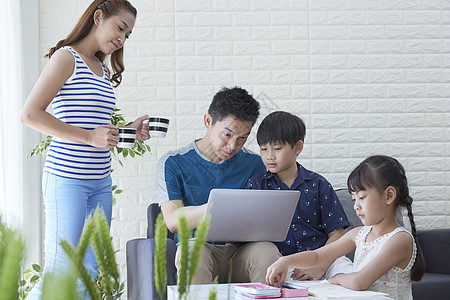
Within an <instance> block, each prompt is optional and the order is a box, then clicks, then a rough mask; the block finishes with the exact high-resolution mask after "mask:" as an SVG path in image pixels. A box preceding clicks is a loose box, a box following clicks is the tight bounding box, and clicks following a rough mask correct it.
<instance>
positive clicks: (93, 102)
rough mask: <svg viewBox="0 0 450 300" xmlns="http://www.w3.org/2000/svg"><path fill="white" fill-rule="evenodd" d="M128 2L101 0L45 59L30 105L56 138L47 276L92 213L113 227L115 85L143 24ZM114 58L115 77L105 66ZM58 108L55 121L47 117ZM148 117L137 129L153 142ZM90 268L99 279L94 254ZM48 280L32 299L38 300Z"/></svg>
mask: <svg viewBox="0 0 450 300" xmlns="http://www.w3.org/2000/svg"><path fill="white" fill-rule="evenodd" d="M136 15H137V11H136V9H135V8H134V7H133V6H132V5H131V4H130V3H129V2H128V1H126V0H95V1H93V2H92V4H91V5H90V6H89V7H88V8H87V10H86V11H85V12H84V14H83V15H82V16H81V18H80V20H79V21H78V23H77V25H76V26H75V28H74V29H73V30H72V32H71V33H70V34H69V35H68V36H67V38H66V39H64V40H61V41H59V42H58V43H57V44H56V46H55V47H53V48H51V49H50V52H49V53H48V54H47V55H46V56H48V57H49V58H50V60H49V62H48V64H47V66H46V67H45V69H44V71H43V72H42V74H41V76H40V77H39V79H38V81H37V83H36V85H35V86H34V88H33V90H32V91H31V93H30V95H29V96H28V99H27V101H26V103H25V105H24V107H23V112H22V118H21V121H22V123H23V124H25V125H27V126H29V127H31V128H33V129H35V130H38V131H40V132H42V133H44V134H48V135H51V136H53V139H52V142H51V144H50V146H49V150H48V154H47V159H46V162H45V166H44V174H43V179H42V189H43V194H44V202H45V214H46V231H45V269H44V273H47V272H50V271H53V272H63V271H67V270H68V267H69V261H68V259H67V258H66V256H65V254H64V251H63V250H62V248H61V247H60V246H59V242H60V240H61V239H65V240H68V241H69V242H71V243H72V245H74V246H76V245H77V244H78V240H79V238H80V236H81V232H82V231H83V226H84V223H85V220H86V219H87V217H88V216H89V214H90V212H91V210H93V209H95V208H96V207H97V206H100V207H101V208H102V209H103V211H104V213H105V216H106V218H107V220H108V223H111V211H112V188H111V176H110V167H111V156H110V149H109V148H113V147H115V146H116V145H117V143H118V141H119V138H118V136H117V134H118V130H117V128H118V127H117V126H113V125H111V124H110V119H111V114H112V112H113V109H114V107H115V104H116V98H115V95H114V91H113V89H112V86H114V87H117V86H118V85H119V84H120V82H121V80H122V72H123V71H124V66H123V45H124V43H125V40H126V39H127V38H128V37H129V36H130V34H131V32H132V30H133V27H134V23H135V20H136ZM108 55H110V56H111V57H110V61H111V66H112V73H110V72H109V70H108V68H107V67H106V65H105V64H104V62H105V58H106V56H108ZM50 103H52V108H53V112H54V116H53V115H51V114H49V113H48V112H46V109H47V107H48V106H49V104H50ZM146 119H148V116H142V117H140V118H138V119H137V120H136V121H134V122H133V123H132V124H131V125H130V127H134V128H137V129H138V130H137V137H136V138H137V139H138V140H141V141H142V140H146V139H148V138H149V135H148V124H144V122H143V121H144V120H146ZM85 265H86V268H87V269H88V271H89V272H90V274H91V275H92V277H93V278H95V277H96V276H97V265H96V261H95V256H94V255H93V253H92V250H89V251H88V253H87V254H86V259H85ZM41 289H42V281H41V282H39V283H38V284H37V285H36V287H35V288H34V289H33V290H32V291H31V293H30V295H29V296H28V298H27V299H39V298H40V295H41Z"/></svg>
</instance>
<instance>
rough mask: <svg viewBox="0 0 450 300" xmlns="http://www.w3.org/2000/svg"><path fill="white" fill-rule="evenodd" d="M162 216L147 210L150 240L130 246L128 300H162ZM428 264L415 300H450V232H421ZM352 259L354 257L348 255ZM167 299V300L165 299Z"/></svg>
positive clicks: (172, 274) (170, 260) (170, 246)
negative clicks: (158, 246)
mask: <svg viewBox="0 0 450 300" xmlns="http://www.w3.org/2000/svg"><path fill="white" fill-rule="evenodd" d="M336 194H337V195H338V197H339V200H340V201H341V203H342V206H343V207H344V210H345V213H346V214H347V217H348V219H349V222H350V227H349V228H347V230H349V229H351V228H353V227H355V226H360V225H362V223H361V221H360V220H359V218H358V217H357V216H356V214H355V212H354V209H353V201H352V199H351V196H350V195H349V193H348V191H347V190H346V189H338V190H336ZM159 212H160V209H159V207H158V204H156V203H152V204H150V205H149V207H148V209H147V221H148V228H147V238H140V239H134V240H130V241H128V242H127V246H126V248H127V249H126V252H127V253H126V256H127V273H128V276H127V289H128V299H132V300H144V299H145V300H148V299H160V297H159V295H158V293H157V292H156V289H155V282H154V273H153V265H154V264H153V255H154V254H153V253H154V249H155V241H154V239H153V237H154V222H155V220H156V216H157V215H158V213H159ZM417 236H418V240H419V243H420V245H421V247H422V250H423V252H424V256H425V262H426V273H425V275H424V277H423V279H422V280H421V281H420V282H413V297H414V299H415V300H422V299H423V300H425V299H426V300H428V299H433V300H434V299H436V300H439V299H450V228H449V229H436V230H426V231H419V232H418V233H417ZM166 246H167V255H166V256H167V263H166V267H167V276H168V284H169V285H171V284H176V268H175V264H174V261H175V252H176V245H175V242H174V241H173V234H172V233H170V232H169V231H168V238H167V240H166ZM349 257H350V258H353V255H352V254H350V255H349ZM164 299H166V297H164Z"/></svg>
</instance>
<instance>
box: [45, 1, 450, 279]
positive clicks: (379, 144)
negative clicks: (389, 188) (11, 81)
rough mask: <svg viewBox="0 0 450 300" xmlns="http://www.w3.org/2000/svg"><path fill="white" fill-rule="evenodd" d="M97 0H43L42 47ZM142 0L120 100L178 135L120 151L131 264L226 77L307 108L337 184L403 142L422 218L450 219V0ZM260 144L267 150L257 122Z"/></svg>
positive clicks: (321, 156) (307, 160)
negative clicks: (165, 176)
mask: <svg viewBox="0 0 450 300" xmlns="http://www.w3.org/2000/svg"><path fill="white" fill-rule="evenodd" d="M89 3H90V0H58V1H56V0H41V1H40V17H41V26H40V32H41V36H40V40H41V54H42V56H43V55H44V54H45V53H46V51H47V50H48V48H49V47H50V46H52V45H54V44H55V43H56V42H57V41H58V40H60V39H62V38H64V37H65V35H66V34H67V33H68V32H69V30H70V29H71V28H72V27H73V26H74V24H75V22H76V20H77V19H78V17H79V16H80V15H81V13H82V12H83V11H84V9H85V8H86V7H87V6H88V4H89ZM132 3H133V4H134V5H135V6H136V8H137V9H138V19H137V22H136V27H135V29H134V30H133V34H132V36H131V38H130V40H129V41H128V42H127V45H126V47H125V63H126V68H127V69H126V72H125V73H124V81H123V84H122V85H121V86H120V88H119V89H118V90H117V95H118V98H119V104H118V106H119V107H120V108H122V110H123V112H124V113H125V115H126V117H127V118H129V119H133V118H135V117H137V116H139V115H141V114H144V113H148V114H150V115H161V116H166V117H169V118H171V124H170V131H169V133H168V136H167V137H166V138H165V139H161V140H158V139H154V140H150V141H149V144H150V145H151V147H152V152H153V155H151V156H149V155H147V156H145V157H143V158H136V159H129V158H128V159H126V160H125V167H120V166H119V165H118V164H115V165H114V169H115V172H114V175H113V179H114V182H115V183H117V184H118V185H119V186H120V187H121V188H122V189H124V193H123V194H122V195H121V196H120V197H119V198H118V204H117V205H116V206H115V208H114V220H113V222H112V229H111V232H112V235H113V237H114V244H115V247H116V249H118V250H119V252H118V255H117V257H118V260H119V263H120V265H121V269H122V274H123V276H125V245H126V242H127V241H128V240H130V239H133V238H136V237H143V236H145V233H146V207H147V205H148V204H149V203H151V202H155V201H157V191H156V184H155V166H156V162H157V159H158V158H159V157H161V155H163V154H164V153H165V152H166V151H168V150H171V149H175V148H177V147H180V146H183V145H185V144H186V143H188V142H189V141H190V140H192V139H193V138H195V137H201V136H202V135H203V134H204V130H203V125H202V115H203V114H204V112H205V111H206V108H207V106H208V104H209V102H210V100H211V98H212V96H213V95H214V93H215V92H216V91H217V90H218V89H219V88H220V87H221V86H233V85H240V86H242V87H244V88H246V89H248V90H249V91H251V92H252V93H253V94H254V96H255V97H258V99H259V100H260V101H261V104H262V113H263V116H262V117H264V116H265V115H267V114H268V113H269V112H271V111H273V110H279V109H282V110H288V111H290V112H292V113H295V114H298V115H299V116H301V117H302V118H304V120H305V122H306V124H307V128H308V133H307V137H306V147H305V150H304V151H303V153H302V154H301V155H300V157H299V161H300V162H302V163H303V164H304V165H305V166H306V167H307V168H311V169H313V170H315V171H317V172H319V173H321V174H323V175H324V176H325V177H327V178H328V179H329V180H330V181H331V182H332V183H333V185H334V187H336V188H338V187H344V186H345V182H346V177H347V175H348V173H349V172H350V171H351V170H352V168H353V167H354V166H355V165H356V164H357V163H359V162H360V161H361V160H362V159H363V158H365V157H367V156H368V155H371V154H378V153H382V154H387V155H392V156H395V157H396V158H398V159H399V160H400V161H401V162H402V163H403V165H404V166H405V168H406V170H407V173H408V177H409V180H410V184H411V193H412V196H413V198H414V199H415V205H414V211H415V216H416V221H417V223H418V227H419V228H438V227H450V158H449V157H450V129H449V128H450V100H449V98H450V71H449V67H450V34H449V32H450V31H449V29H450V13H449V11H450V1H448V0H415V1H410V0H408V1H406V0H391V1H382V0H370V1H369V0H347V1H345V0H314V1H307V0H297V1H295V0H264V1H262V0H230V1H219V0H201V1H200V0H199V1H192V0H177V1H175V0H153V1H152V0H134V1H132ZM45 63H46V61H45V60H44V59H42V67H43V66H44V65H45ZM248 146H249V147H250V148H251V149H254V150H257V147H256V144H255V141H254V138H253V135H252V138H251V139H250V142H249V144H248ZM124 278H125V277H124Z"/></svg>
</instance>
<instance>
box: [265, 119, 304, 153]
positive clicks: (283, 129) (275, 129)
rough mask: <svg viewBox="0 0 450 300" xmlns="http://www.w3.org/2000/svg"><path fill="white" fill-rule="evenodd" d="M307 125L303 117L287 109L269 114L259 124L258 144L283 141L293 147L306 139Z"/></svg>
mask: <svg viewBox="0 0 450 300" xmlns="http://www.w3.org/2000/svg"><path fill="white" fill-rule="evenodd" d="M305 134H306V126H305V123H304V122H303V120H302V119H300V118H299V117H297V116H295V115H293V114H290V113H288V112H285V111H275V112H273V113H271V114H269V115H268V116H267V117H265V118H264V120H263V121H262V122H261V125H259V128H258V132H257V134H256V140H257V142H258V145H259V146H261V145H266V144H274V143H282V144H290V145H291V146H292V147H294V146H295V144H297V142H298V141H302V142H304V141H305Z"/></svg>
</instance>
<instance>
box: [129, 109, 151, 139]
mask: <svg viewBox="0 0 450 300" xmlns="http://www.w3.org/2000/svg"><path fill="white" fill-rule="evenodd" d="M148 118H149V116H148V115H144V116H142V117H139V118H137V119H136V120H135V121H134V122H133V123H131V124H130V125H128V126H127V127H132V128H136V129H137V130H136V140H138V141H145V140H148V139H149V138H150V133H149V132H148Z"/></svg>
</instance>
